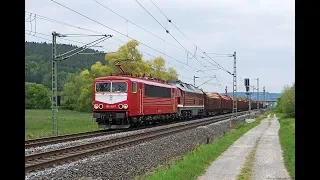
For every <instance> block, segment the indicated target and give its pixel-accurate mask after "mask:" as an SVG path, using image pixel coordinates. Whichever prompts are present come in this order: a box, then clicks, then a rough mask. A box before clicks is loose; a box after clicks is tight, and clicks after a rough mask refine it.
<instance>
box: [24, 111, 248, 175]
mask: <svg viewBox="0 0 320 180" xmlns="http://www.w3.org/2000/svg"><path fill="white" fill-rule="evenodd" d="M245 113H247V112H239V113H238V115H243V114H245ZM231 116H232V115H231V114H228V115H221V116H215V117H210V118H207V119H208V120H205V121H200V122H194V123H190V124H185V125H181V126H174V127H170V128H167V129H160V130H153V131H149V132H141V133H138V134H135V135H131V136H126V137H116V138H114V139H109V140H103V141H98V142H93V143H87V144H83V145H77V146H73V147H68V148H63V149H58V150H52V151H48V152H43V153H36V154H31V155H27V156H25V173H29V172H32V171H34V170H38V169H42V168H46V167H50V166H53V165H58V164H62V163H66V162H70V161H73V160H77V159H79V158H83V157H87V156H89V155H94V154H98V153H101V152H110V151H114V150H118V149H121V148H125V147H130V146H133V145H136V144H140V143H142V142H147V141H150V140H152V139H156V138H160V137H163V136H167V135H170V134H175V133H178V132H182V131H186V130H189V129H193V128H196V127H199V126H204V125H208V124H211V123H214V122H218V121H222V120H226V119H229V118H230V117H231Z"/></svg>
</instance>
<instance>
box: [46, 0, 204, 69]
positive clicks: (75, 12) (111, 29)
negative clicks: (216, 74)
mask: <svg viewBox="0 0 320 180" xmlns="http://www.w3.org/2000/svg"><path fill="white" fill-rule="evenodd" d="M51 1H52V2H54V3H56V4H58V5H60V6H62V7H64V8H66V9H68V10H70V11H72V12H74V13H77V14H79V15H80V16H82V17H85V18H87V19H89V20H91V21H93V22H96V23H98V24H100V25H102V26H104V27H106V28H108V29H110V30H112V31H115V32H117V33H119V34H121V35H123V36H125V37H128V38H130V39H132V40H134V39H133V38H132V37H130V36H127V35H126V34H124V33H122V32H119V31H117V30H115V29H113V28H110V27H108V26H106V25H105V24H102V23H101V22H99V21H96V20H94V19H92V18H90V17H88V16H86V15H84V14H82V13H79V12H78V11H76V10H73V9H71V8H69V7H67V6H65V5H63V4H61V3H58V2H56V1H54V0H51ZM136 41H138V40H136ZM138 42H139V43H140V44H142V45H144V46H146V47H148V48H150V49H152V50H154V51H157V52H159V53H161V54H163V55H165V56H167V57H169V58H171V59H173V60H175V61H177V62H180V63H181V64H184V65H186V66H189V67H191V68H193V67H192V66H190V65H187V64H185V63H183V62H182V61H180V60H177V59H176V58H173V57H172V56H169V55H167V54H165V53H163V52H161V51H159V50H157V49H155V48H153V47H151V46H149V45H147V44H145V43H143V42H141V41H138ZM196 70H199V69H196Z"/></svg>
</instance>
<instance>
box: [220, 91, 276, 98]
mask: <svg viewBox="0 0 320 180" xmlns="http://www.w3.org/2000/svg"><path fill="white" fill-rule="evenodd" d="M221 94H225V93H221ZM228 95H230V96H232V92H228ZM237 96H238V97H247V95H246V93H245V92H237ZM280 96H281V93H266V100H267V98H268V97H269V99H270V100H277V99H278V98H279V97H280ZM251 98H252V99H255V100H256V99H257V92H255V93H253V94H251ZM259 100H263V92H260V93H259Z"/></svg>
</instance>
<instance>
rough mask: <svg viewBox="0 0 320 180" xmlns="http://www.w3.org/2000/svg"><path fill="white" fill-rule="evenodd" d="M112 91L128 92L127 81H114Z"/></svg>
mask: <svg viewBox="0 0 320 180" xmlns="http://www.w3.org/2000/svg"><path fill="white" fill-rule="evenodd" d="M111 87H112V92H126V91H127V83H126V82H112V86H111Z"/></svg>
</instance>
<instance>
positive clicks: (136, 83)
mask: <svg viewBox="0 0 320 180" xmlns="http://www.w3.org/2000/svg"><path fill="white" fill-rule="evenodd" d="M94 87H95V90H94V101H93V107H94V108H93V117H94V118H95V119H96V122H97V123H98V125H99V127H102V128H105V129H120V128H129V127H130V126H132V125H134V126H139V125H141V124H144V123H151V122H157V121H159V120H165V119H172V118H175V117H176V115H177V111H178V109H177V107H178V101H177V98H178V97H177V95H178V91H177V90H178V89H177V88H176V87H175V86H173V85H170V84H167V83H164V82H160V81H156V80H152V79H148V78H134V77H124V76H108V77H100V78H96V79H95V82H94Z"/></svg>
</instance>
